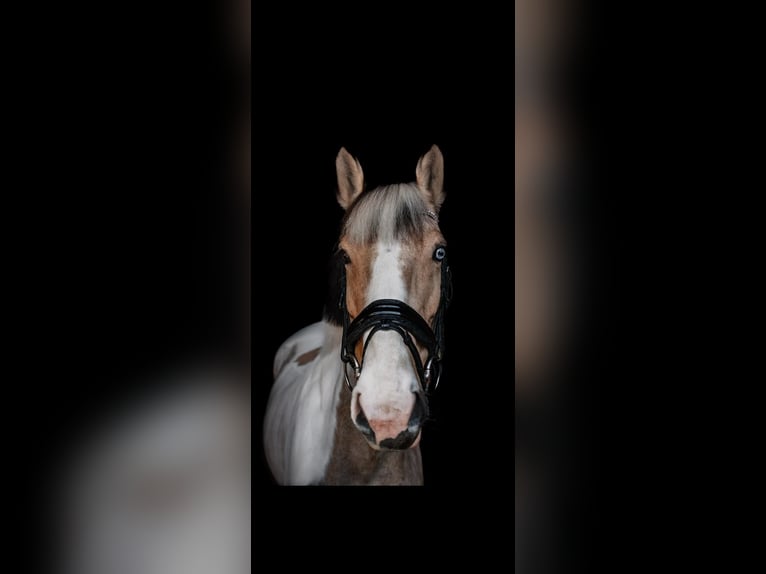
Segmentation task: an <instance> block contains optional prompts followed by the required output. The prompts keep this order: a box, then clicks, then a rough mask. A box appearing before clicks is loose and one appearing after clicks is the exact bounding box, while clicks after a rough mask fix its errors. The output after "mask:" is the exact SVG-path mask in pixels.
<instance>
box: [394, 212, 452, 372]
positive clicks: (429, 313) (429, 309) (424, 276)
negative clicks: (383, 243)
mask: <svg viewBox="0 0 766 574" xmlns="http://www.w3.org/2000/svg"><path fill="white" fill-rule="evenodd" d="M439 245H446V242H445V240H444V236H443V235H442V234H441V232H440V231H439V229H438V227H436V226H435V225H434V226H433V227H431V228H430V229H428V231H427V232H426V233H425V234H424V235H423V237H422V238H421V239H420V240H419V241H415V242H411V243H403V244H402V262H401V263H402V278H403V280H404V285H405V287H406V288H407V299H408V300H407V304H408V305H409V306H410V307H412V308H413V309H415V311H417V312H418V313H419V314H420V316H421V317H423V318H424V319H425V320H426V321H427V322H428V324H429V325H430V326H431V328H433V326H434V325H433V317H434V315H436V311H437V310H438V309H439V301H440V299H441V263H440V262H438V261H434V259H433V254H434V250H435V249H436V248H437V247H438V246H439ZM418 349H419V350H420V352H421V359H422V360H425V358H426V356H425V351H424V350H423V349H422V348H421V346H420V344H418Z"/></svg>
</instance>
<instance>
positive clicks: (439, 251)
mask: <svg viewBox="0 0 766 574" xmlns="http://www.w3.org/2000/svg"><path fill="white" fill-rule="evenodd" d="M446 256H447V250H446V249H445V248H444V247H443V246H441V245H440V246H439V247H437V248H436V251H434V261H442V260H443V259H444V258H445V257H446Z"/></svg>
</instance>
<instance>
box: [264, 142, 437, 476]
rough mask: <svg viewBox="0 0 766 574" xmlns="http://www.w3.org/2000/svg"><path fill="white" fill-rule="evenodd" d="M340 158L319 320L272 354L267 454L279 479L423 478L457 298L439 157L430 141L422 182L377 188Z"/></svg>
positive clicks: (420, 166)
mask: <svg viewBox="0 0 766 574" xmlns="http://www.w3.org/2000/svg"><path fill="white" fill-rule="evenodd" d="M335 164H336V172H337V183H338V191H337V200H338V203H340V205H341V207H342V208H343V210H344V211H345V214H344V217H343V221H342V225H341V233H340V238H339V240H338V243H337V248H336V249H335V251H334V253H333V255H332V257H331V261H330V274H329V275H330V284H329V290H328V298H327V301H326V303H325V309H324V313H323V318H322V320H321V321H319V322H316V323H314V324H312V325H309V326H308V327H305V328H303V329H302V330H300V331H298V332H297V333H295V334H294V335H292V336H291V337H289V338H288V339H287V340H286V341H285V342H284V343H283V344H282V345H281V346H280V347H279V349H278V350H277V353H276V356H275V358H274V384H273V386H272V389H271V393H270V396H269V400H268V403H267V407H266V415H265V418H264V433H263V437H264V450H265V454H266V459H267V462H268V465H269V467H270V469H271V472H272V475H273V476H274V479H275V480H276V482H277V483H278V484H281V485H422V484H423V463H422V457H421V452H420V439H421V434H422V427H423V425H424V423H425V422H426V420H427V419H428V416H429V406H428V395H429V394H430V392H431V387H433V389H434V390H435V389H436V387H437V386H438V383H439V378H440V375H441V370H442V359H443V350H444V323H445V321H444V317H445V311H446V308H447V306H448V304H449V300H450V298H451V276H450V269H449V265H448V263H447V245H446V241H445V238H444V236H443V235H442V232H441V230H440V228H439V210H440V209H441V206H442V203H443V202H444V198H445V193H444V189H443V187H444V186H443V182H444V158H443V156H442V153H441V151H440V150H439V148H438V147H437V146H435V145H434V146H432V147H431V149H430V150H429V151H428V152H427V153H426V154H424V155H423V156H422V157H421V158H420V159H419V161H418V163H417V166H416V169H415V182H412V183H400V184H393V185H386V186H380V187H376V188H375V189H372V190H365V189H364V188H365V186H364V173H363V171H362V167H361V165H360V163H359V161H358V160H357V159H356V158H354V157H353V156H352V155H351V154H350V153H349V152H348V151H346V149H345V148H341V150H340V151H339V153H338V155H337V157H336V161H335Z"/></svg>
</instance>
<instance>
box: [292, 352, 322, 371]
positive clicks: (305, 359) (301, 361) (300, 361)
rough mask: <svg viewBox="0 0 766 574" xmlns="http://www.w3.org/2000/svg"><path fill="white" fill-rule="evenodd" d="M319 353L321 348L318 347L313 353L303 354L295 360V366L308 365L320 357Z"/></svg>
mask: <svg viewBox="0 0 766 574" xmlns="http://www.w3.org/2000/svg"><path fill="white" fill-rule="evenodd" d="M319 351H321V348H320V347H317V348H316V349H313V350H311V351H307V352H306V353H303V354H302V355H301V356H300V357H298V358H297V359H295V364H296V365H299V366H301V367H302V366H303V365H307V364H309V363H310V362H311V361H313V360H314V359H316V358H317V356H319Z"/></svg>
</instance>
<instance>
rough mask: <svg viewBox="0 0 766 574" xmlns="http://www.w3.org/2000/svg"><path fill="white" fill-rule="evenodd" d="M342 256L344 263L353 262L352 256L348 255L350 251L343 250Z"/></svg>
mask: <svg viewBox="0 0 766 574" xmlns="http://www.w3.org/2000/svg"><path fill="white" fill-rule="evenodd" d="M340 256H341V257H342V258H343V263H344V264H346V265H348V264H349V263H351V258H350V257H349V256H348V253H346V252H345V251H343V250H341V252H340Z"/></svg>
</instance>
